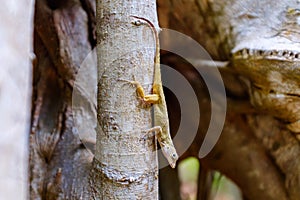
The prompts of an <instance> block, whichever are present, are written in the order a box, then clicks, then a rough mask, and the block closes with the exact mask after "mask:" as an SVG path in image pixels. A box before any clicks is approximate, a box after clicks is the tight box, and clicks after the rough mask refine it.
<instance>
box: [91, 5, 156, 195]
mask: <svg viewBox="0 0 300 200" xmlns="http://www.w3.org/2000/svg"><path fill="white" fill-rule="evenodd" d="M131 15H134V16H138V17H144V18H146V19H148V20H149V21H151V22H153V23H154V24H155V25H156V27H157V15H156V2H155V1H147V2H141V1H125V0H120V1H107V0H103V1H97V22H98V24H97V56H98V96H97V99H98V100H97V103H98V109H97V113H98V115H97V116H98V117H97V118H98V121H99V123H100V124H99V127H98V131H97V141H96V151H95V158H94V161H93V170H92V172H91V174H90V187H91V190H90V192H91V194H92V197H93V198H94V199H158V162H157V155H156V143H155V140H154V137H153V136H148V135H146V134H147V130H148V129H150V128H151V125H152V123H151V108H150V107H148V108H147V107H144V106H143V105H142V104H141V103H142V102H141V101H139V99H138V98H137V94H136V87H135V86H134V85H132V84H131V83H129V82H127V81H124V80H129V81H133V80H135V81H138V82H140V83H141V85H142V86H143V87H144V88H145V92H146V94H149V93H151V88H152V82H153V74H154V63H153V61H154V60H153V58H154V55H155V54H154V53H155V40H154V38H155V37H154V33H153V32H152V31H151V28H150V27H149V26H148V25H141V26H138V25H135V24H138V23H139V21H137V19H136V18H133V17H131ZM134 21H136V22H134Z"/></svg>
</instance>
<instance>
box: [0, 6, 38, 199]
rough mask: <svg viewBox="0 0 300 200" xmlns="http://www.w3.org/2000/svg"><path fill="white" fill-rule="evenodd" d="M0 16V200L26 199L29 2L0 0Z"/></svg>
mask: <svg viewBox="0 0 300 200" xmlns="http://www.w3.org/2000/svg"><path fill="white" fill-rule="evenodd" d="M0 15H1V19H0V27H1V28H0V43H1V48H0V55H1V59H0V65H1V67H0V111H1V112H0V132H1V134H0V152H1V154H0V199H8V200H10V199H26V198H27V197H28V187H27V183H28V177H27V170H28V134H27V133H28V130H29V120H30V96H31V78H32V74H31V72H32V70H31V67H32V63H31V59H33V57H34V56H33V54H32V36H31V35H32V31H33V22H32V19H33V1H32V0H23V1H17V0H12V1H5V2H2V6H1V8H0ZM31 57H32V58H31Z"/></svg>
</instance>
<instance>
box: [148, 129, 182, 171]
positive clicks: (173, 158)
mask: <svg viewBox="0 0 300 200" xmlns="http://www.w3.org/2000/svg"><path fill="white" fill-rule="evenodd" d="M149 133H151V134H150V135H149ZM162 133H163V130H162V128H161V127H160V126H154V127H152V128H150V129H148V130H147V131H146V135H145V136H144V139H146V138H149V137H152V136H156V138H157V140H158V143H159V145H160V147H161V150H162V153H163V155H164V156H165V158H166V159H167V161H168V163H169V164H170V166H171V167H172V168H175V166H176V162H177V160H178V155H177V152H176V149H175V147H174V145H173V142H172V140H171V139H170V141H169V140H168V138H165V139H163V137H162Z"/></svg>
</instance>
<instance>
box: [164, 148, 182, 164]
mask: <svg viewBox="0 0 300 200" xmlns="http://www.w3.org/2000/svg"><path fill="white" fill-rule="evenodd" d="M162 152H163V154H164V156H165V157H166V158H167V160H168V162H169V164H170V166H171V167H172V168H175V166H176V161H177V160H178V155H177V153H176V150H175V148H174V147H173V146H170V145H165V146H164V147H162Z"/></svg>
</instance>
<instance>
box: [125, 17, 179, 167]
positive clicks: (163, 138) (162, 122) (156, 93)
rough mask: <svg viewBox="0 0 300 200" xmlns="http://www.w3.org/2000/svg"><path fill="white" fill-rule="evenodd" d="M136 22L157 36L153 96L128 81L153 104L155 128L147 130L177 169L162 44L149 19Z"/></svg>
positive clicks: (144, 99)
mask: <svg viewBox="0 0 300 200" xmlns="http://www.w3.org/2000/svg"><path fill="white" fill-rule="evenodd" d="M131 17H133V18H135V19H136V20H135V21H133V22H132V24H133V25H135V26H141V25H146V26H148V27H150V28H151V30H152V32H153V33H154V36H155V56H154V77H153V86H152V94H149V95H146V94H145V91H144V89H143V87H142V86H141V84H140V83H139V82H137V81H128V80H124V81H127V82H130V83H131V84H133V85H135V87H136V93H137V96H138V97H139V98H140V99H141V100H142V101H143V102H144V103H146V104H153V107H154V127H153V128H150V129H149V130H147V131H146V132H147V133H150V132H154V133H155V135H156V138H157V140H158V143H159V145H160V147H161V150H162V153H163V155H164V156H165V157H166V159H167V161H168V163H169V164H170V166H171V167H172V168H175V166H176V161H177V160H178V154H177V152H176V149H175V147H174V144H173V141H172V138H171V135H170V127H169V118H168V111H167V105H166V100H165V95H164V91H163V86H162V82H161V72H160V54H159V50H160V44H159V38H158V32H157V30H156V28H155V26H154V25H153V23H152V22H150V21H149V20H148V19H145V18H143V17H138V16H132V15H131Z"/></svg>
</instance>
